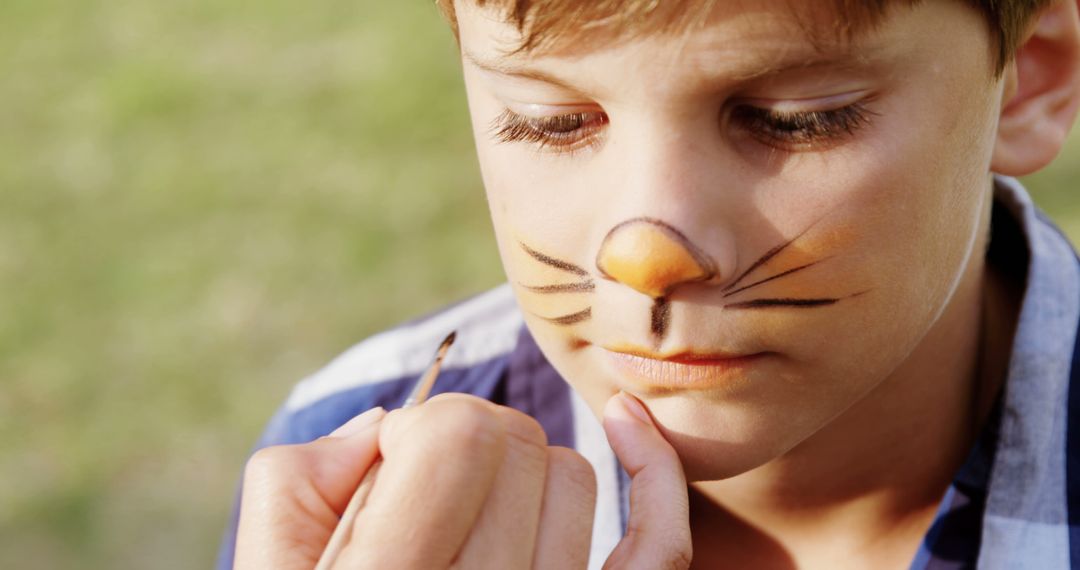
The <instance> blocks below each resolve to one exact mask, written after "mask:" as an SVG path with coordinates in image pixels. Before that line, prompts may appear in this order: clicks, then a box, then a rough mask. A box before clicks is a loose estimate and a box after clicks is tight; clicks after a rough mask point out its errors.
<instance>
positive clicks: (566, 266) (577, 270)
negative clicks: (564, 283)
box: [518, 242, 589, 277]
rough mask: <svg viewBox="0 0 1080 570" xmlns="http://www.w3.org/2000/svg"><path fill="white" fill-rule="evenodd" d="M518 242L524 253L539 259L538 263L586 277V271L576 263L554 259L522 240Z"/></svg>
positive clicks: (587, 273) (587, 274)
mask: <svg viewBox="0 0 1080 570" xmlns="http://www.w3.org/2000/svg"><path fill="white" fill-rule="evenodd" d="M518 244H520V245H521V247H522V249H524V250H525V252H526V253H528V254H529V255H531V256H532V257H533V259H536V260H537V261H539V262H540V263H543V264H544V265H550V266H551V267H554V268H555V269H561V270H563V271H568V272H570V273H573V274H574V275H580V276H582V277H588V276H589V272H588V271H585V270H584V269H582V268H581V267H578V266H577V265H574V264H573V263H570V262H568V261H563V260H561V259H555V258H554V257H551V256H549V255H544V254H542V253H540V252H539V251H536V250H535V249H533V248H531V247H529V246H527V245H525V244H524V243H522V242H518Z"/></svg>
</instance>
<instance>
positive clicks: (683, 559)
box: [666, 540, 694, 570]
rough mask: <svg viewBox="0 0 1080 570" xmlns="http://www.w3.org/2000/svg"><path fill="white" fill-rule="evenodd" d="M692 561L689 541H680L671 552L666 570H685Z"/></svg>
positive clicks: (691, 549) (692, 552) (692, 556)
mask: <svg viewBox="0 0 1080 570" xmlns="http://www.w3.org/2000/svg"><path fill="white" fill-rule="evenodd" d="M693 560H694V551H693V547H692V546H690V541H688V540H687V541H680V542H679V544H678V545H676V546H675V548H674V550H672V551H671V553H670V556H669V557H668V560H667V564H666V566H667V568H668V570H687V569H688V568H690V563H691V562H693Z"/></svg>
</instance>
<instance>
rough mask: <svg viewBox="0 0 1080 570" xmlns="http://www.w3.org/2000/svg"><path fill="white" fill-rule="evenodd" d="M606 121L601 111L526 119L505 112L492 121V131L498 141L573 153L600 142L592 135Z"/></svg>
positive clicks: (508, 110)
mask: <svg viewBox="0 0 1080 570" xmlns="http://www.w3.org/2000/svg"><path fill="white" fill-rule="evenodd" d="M607 122H608V117H607V114H606V113H603V112H577V113H568V114H565V115H550V116H547V117H526V116H525V115H519V114H518V113H515V112H513V111H511V110H510V109H505V110H504V111H503V112H502V113H501V114H500V115H499V116H498V117H496V118H495V120H494V121H492V123H491V130H492V133H493V135H494V136H495V138H496V139H497V140H498V141H499V142H519V141H520V142H527V143H533V144H535V145H537V146H538V147H539V148H541V149H552V150H555V151H557V152H564V153H573V152H575V151H578V150H581V149H582V148H584V147H587V146H590V145H592V144H596V143H597V142H599V140H598V138H597V136H595V135H597V134H598V133H599V131H600V128H601V127H603V126H604V125H606V124H607Z"/></svg>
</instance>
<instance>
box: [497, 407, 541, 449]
mask: <svg viewBox="0 0 1080 570" xmlns="http://www.w3.org/2000/svg"><path fill="white" fill-rule="evenodd" d="M498 411H499V415H500V416H501V418H502V421H503V423H504V424H505V426H506V432H507V435H508V436H509V437H511V438H513V439H514V440H516V441H517V442H519V443H522V444H525V445H527V446H531V447H537V448H540V449H544V448H546V447H547V433H546V432H544V428H543V427H542V426H541V425H540V422H538V421H536V419H535V418H533V417H532V416H527V415H525V414H523V413H521V412H519V411H517V410H514V409H512V408H505V407H500V408H499V409H498Z"/></svg>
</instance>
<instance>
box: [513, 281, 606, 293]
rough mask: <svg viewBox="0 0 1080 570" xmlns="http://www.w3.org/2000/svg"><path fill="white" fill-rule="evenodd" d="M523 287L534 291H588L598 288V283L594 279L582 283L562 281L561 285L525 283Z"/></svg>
mask: <svg viewBox="0 0 1080 570" xmlns="http://www.w3.org/2000/svg"><path fill="white" fill-rule="evenodd" d="M521 286H522V287H524V288H526V289H528V290H529V291H532V292H533V293H540V294H544V295H546V294H551V293H588V292H589V291H592V290H594V289H596V283H594V282H592V281H583V282H581V283H562V284H559V285H525V284H524V283H522V284H521Z"/></svg>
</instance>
